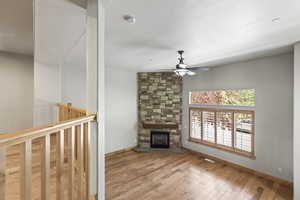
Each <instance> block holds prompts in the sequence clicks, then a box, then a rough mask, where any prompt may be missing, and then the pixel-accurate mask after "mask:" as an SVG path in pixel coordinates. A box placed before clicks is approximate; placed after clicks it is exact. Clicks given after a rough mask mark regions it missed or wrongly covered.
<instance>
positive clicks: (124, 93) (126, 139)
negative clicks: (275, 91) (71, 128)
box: [105, 69, 137, 153]
mask: <svg viewBox="0 0 300 200" xmlns="http://www.w3.org/2000/svg"><path fill="white" fill-rule="evenodd" d="M105 75H106V77H105V80H106V83H105V86H106V87H105V108H106V117H105V152H106V153H109V152H113V151H117V150H121V149H126V148H129V147H134V146H136V145H137V77H136V76H137V75H136V72H132V71H125V70H121V69H106V72H105Z"/></svg>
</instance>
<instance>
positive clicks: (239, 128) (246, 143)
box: [235, 113, 253, 152]
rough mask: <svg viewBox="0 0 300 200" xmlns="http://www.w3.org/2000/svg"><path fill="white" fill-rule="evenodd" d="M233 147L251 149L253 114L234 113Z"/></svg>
mask: <svg viewBox="0 0 300 200" xmlns="http://www.w3.org/2000/svg"><path fill="white" fill-rule="evenodd" d="M235 119H236V120H235V148H236V149H239V150H243V151H247V152H251V151H252V142H253V141H252V134H253V130H252V127H253V121H252V120H253V116H252V114H247V113H235Z"/></svg>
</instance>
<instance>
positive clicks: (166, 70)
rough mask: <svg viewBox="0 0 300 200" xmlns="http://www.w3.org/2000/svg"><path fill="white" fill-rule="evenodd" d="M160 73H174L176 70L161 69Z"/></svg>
mask: <svg viewBox="0 0 300 200" xmlns="http://www.w3.org/2000/svg"><path fill="white" fill-rule="evenodd" d="M158 72H174V69H160V70H158Z"/></svg>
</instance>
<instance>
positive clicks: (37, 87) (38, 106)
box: [34, 61, 61, 127]
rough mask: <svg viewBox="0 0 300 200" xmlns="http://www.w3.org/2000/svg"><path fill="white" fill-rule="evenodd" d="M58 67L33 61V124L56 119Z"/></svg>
mask: <svg viewBox="0 0 300 200" xmlns="http://www.w3.org/2000/svg"><path fill="white" fill-rule="evenodd" d="M60 99H61V96H60V68H59V66H57V65H47V64H43V63H40V62H37V61H35V63H34V126H35V127H37V126H43V125H46V124H50V123H54V122H57V121H58V112H57V106H56V104H57V103H59V102H60Z"/></svg>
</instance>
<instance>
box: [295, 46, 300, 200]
mask: <svg viewBox="0 0 300 200" xmlns="http://www.w3.org/2000/svg"><path fill="white" fill-rule="evenodd" d="M299 122H300V43H297V44H296V45H295V51H294V199H300V124H299Z"/></svg>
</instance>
